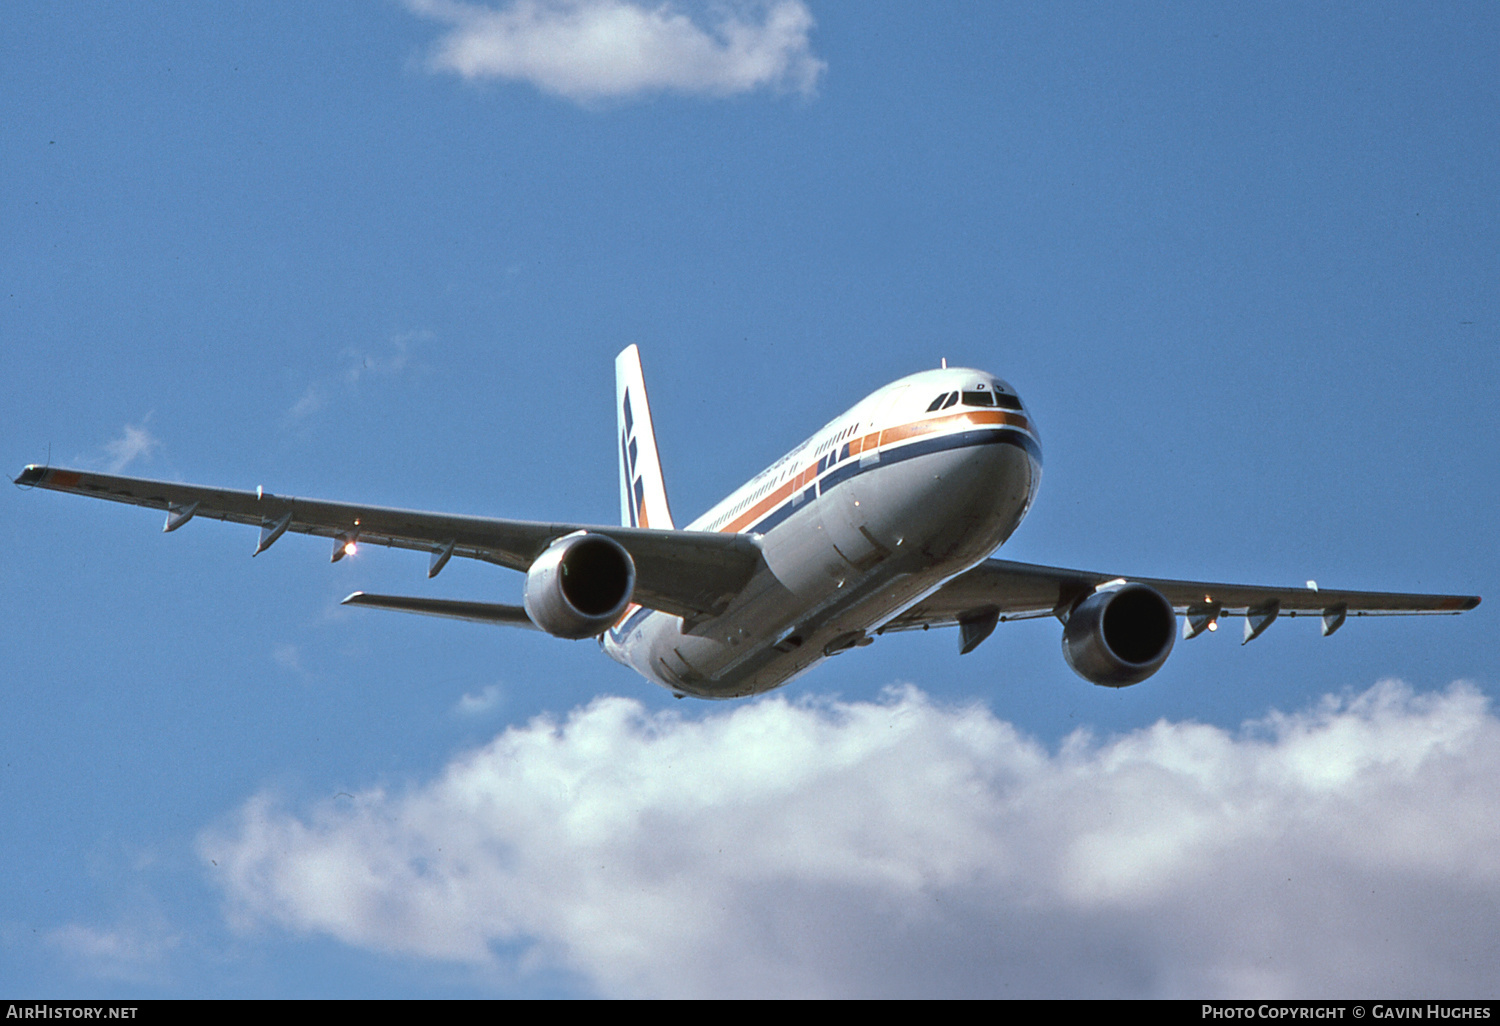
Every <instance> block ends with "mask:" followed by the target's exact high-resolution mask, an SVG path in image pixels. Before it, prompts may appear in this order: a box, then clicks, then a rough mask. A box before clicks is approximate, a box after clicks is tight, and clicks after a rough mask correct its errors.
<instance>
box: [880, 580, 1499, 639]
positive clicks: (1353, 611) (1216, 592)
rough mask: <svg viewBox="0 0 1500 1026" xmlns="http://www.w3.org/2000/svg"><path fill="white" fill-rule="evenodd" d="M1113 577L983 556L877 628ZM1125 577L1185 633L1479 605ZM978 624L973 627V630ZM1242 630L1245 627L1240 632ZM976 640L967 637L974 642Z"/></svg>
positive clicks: (1028, 612) (987, 621) (933, 623)
mask: <svg viewBox="0 0 1500 1026" xmlns="http://www.w3.org/2000/svg"><path fill="white" fill-rule="evenodd" d="M1119 579H1121V578H1120V577H1119V575H1117V574H1101V573H1092V572H1090V571H1087V570H1066V569H1063V568H1061V567H1054V566H1037V565H1035V564H1032V563H1015V562H1012V561H1010V560H1006V559H987V560H985V561H984V562H983V563H980V564H979V565H978V566H976V567H974V568H973V569H972V570H969V571H967V572H965V573H962V574H960V575H959V576H957V577H955V578H954V579H953V580H951V581H949V582H948V583H947V584H945V585H943V586H942V587H941V588H939V589H938V590H937V591H936V592H934V593H933V594H931V595H929V596H928V597H927V598H925V599H923V600H922V601H921V602H919V603H917V604H916V605H915V606H913V607H911V608H910V609H908V610H906V612H904V613H902V614H901V615H900V616H898V617H896V618H895V619H893V620H891V621H889V622H888V623H886V624H885V626H884V627H882V628H881V630H882V631H900V630H917V629H921V628H925V627H939V626H947V625H950V624H959V625H961V626H962V625H964V624H975V625H986V626H988V627H990V628H991V629H992V628H993V624H994V621H995V619H999V620H1016V619H1024V618H1026V617H1033V616H1047V615H1051V614H1055V613H1058V612H1061V611H1064V610H1067V609H1070V608H1071V607H1072V605H1073V603H1075V602H1077V601H1078V600H1079V599H1081V598H1083V597H1085V596H1087V595H1089V594H1090V593H1091V592H1093V591H1094V589H1095V588H1097V587H1099V585H1101V584H1107V583H1109V582H1111V581H1115V580H1119ZM1126 580H1129V581H1130V582H1131V583H1138V584H1145V585H1149V586H1150V587H1152V588H1155V589H1156V590H1157V591H1159V592H1161V593H1162V595H1163V596H1165V597H1166V599H1167V601H1168V602H1170V603H1171V604H1172V607H1173V609H1175V610H1176V611H1177V612H1179V613H1186V614H1187V615H1188V618H1189V621H1190V622H1192V621H1194V620H1195V617H1196V618H1197V621H1196V623H1192V624H1191V625H1190V626H1189V628H1188V630H1189V631H1191V633H1198V630H1201V629H1203V626H1206V625H1207V624H1208V623H1210V622H1212V620H1213V619H1215V618H1216V617H1218V616H1248V617H1250V618H1251V620H1252V621H1255V622H1256V625H1255V628H1254V633H1253V634H1249V637H1253V636H1254V635H1255V634H1259V633H1260V631H1261V630H1264V629H1265V626H1266V624H1268V623H1269V622H1270V620H1271V619H1274V618H1275V617H1276V616H1277V615H1287V616H1296V615H1298V614H1313V613H1316V614H1318V615H1320V616H1323V617H1324V633H1327V634H1331V633H1333V631H1334V630H1336V629H1337V628H1338V626H1339V625H1340V624H1342V623H1343V618H1344V616H1345V615H1348V616H1371V615H1392V614H1399V613H1461V612H1463V611H1464V610H1466V609H1473V608H1474V607H1475V606H1477V605H1479V596H1477V595H1412V594H1404V593H1396V592H1380V591H1334V590H1330V589H1325V588H1262V587H1255V586H1251V585H1244V584H1212V583H1209V582H1206V581H1170V580H1162V579H1158V578H1152V577H1130V578H1126ZM1330 625H1331V626H1330ZM1194 626H1197V630H1194V629H1193V627H1194ZM982 629H983V628H982V627H977V628H976V629H975V633H976V634H977V633H979V631H980V630H982ZM1249 630H1250V628H1248V627H1247V633H1248V631H1249ZM987 635H988V630H983V634H982V635H981V636H980V637H979V641H982V640H984V636H987ZM1249 637H1247V639H1246V640H1249ZM979 641H975V642H974V644H975V645H977V644H978V643H979ZM970 647H971V648H972V647H973V646H970ZM966 650H967V649H966Z"/></svg>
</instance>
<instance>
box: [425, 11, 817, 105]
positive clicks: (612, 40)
mask: <svg viewBox="0 0 1500 1026" xmlns="http://www.w3.org/2000/svg"><path fill="white" fill-rule="evenodd" d="M407 6H408V7H409V8H410V9H411V10H412V11H414V12H415V13H417V14H420V15H423V16H425V17H428V18H432V19H435V20H437V21H441V22H444V23H446V24H447V25H448V31H447V33H446V34H445V35H444V36H443V38H442V39H441V40H440V41H439V42H438V44H437V46H436V47H435V49H434V52H433V55H432V58H431V66H432V67H433V68H434V69H435V70H438V71H448V72H454V73H456V74H458V75H461V76H462V77H464V78H466V79H471V80H472V79H485V78H501V79H510V80H512V81H520V82H529V83H530V84H531V85H533V86H535V87H536V88H538V89H540V90H542V91H543V92H548V93H553V94H556V95H558V96H564V97H567V98H568V99H571V100H575V101H580V102H588V101H597V100H605V99H614V98H621V97H630V96H637V95H640V94H646V93H656V92H665V91H670V92H677V93H691V94H704V95H710V96H728V95H731V94H735V93H744V92H749V91H751V90H754V89H761V88H771V89H786V90H795V91H797V92H800V93H803V94H804V95H807V94H811V93H812V91H813V90H814V88H815V87H816V85H817V81H818V76H819V75H820V74H821V73H822V71H823V69H824V67H825V65H824V63H823V62H822V61H820V60H818V59H817V58H816V57H814V56H813V54H812V50H811V46H810V44H809V42H808V35H809V33H810V32H811V31H812V27H813V19H812V15H811V13H809V11H808V9H807V7H806V6H805V5H804V4H803V3H802V2H801V0H769V2H759V3H747V2H737V3H725V2H720V3H713V4H702V3H695V4H692V5H691V8H689V7H688V5H685V4H681V3H670V2H643V0H512V2H510V3H507V4H505V5H504V6H502V7H499V8H493V7H488V6H484V5H481V4H475V3H464V2H461V0H407ZM690 10H691V11H692V12H693V13H690Z"/></svg>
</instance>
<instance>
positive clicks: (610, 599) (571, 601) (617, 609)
mask: <svg viewBox="0 0 1500 1026" xmlns="http://www.w3.org/2000/svg"><path fill="white" fill-rule="evenodd" d="M634 592H635V562H634V561H633V560H632V559H631V558H630V553H628V552H626V551H625V547H624V546H623V545H621V544H620V543H619V542H617V541H615V540H614V539H613V538H608V537H605V536H604V535H602V534H587V533H584V532H582V531H580V532H578V533H577V534H570V535H568V536H566V537H563V538H559V539H558V540H557V541H555V542H553V543H552V544H551V545H549V546H548V547H547V551H545V552H543V553H542V554H541V555H540V556H538V557H537V558H536V562H534V563H532V564H531V569H530V570H528V571H526V598H525V605H526V615H527V616H529V617H530V618H531V622H532V623H534V624H536V625H537V626H538V627H540V628H541V629H542V630H544V631H546V632H547V633H548V634H553V635H556V636H557V637H559V638H572V639H574V640H579V639H582V638H591V637H593V636H594V635H596V634H603V633H604V632H605V631H606V630H608V629H609V627H610V625H611V624H613V623H614V622H615V621H616V620H618V619H619V618H620V616H621V614H623V613H624V612H625V607H626V606H627V605H629V604H630V596H631V595H632V594H634Z"/></svg>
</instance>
